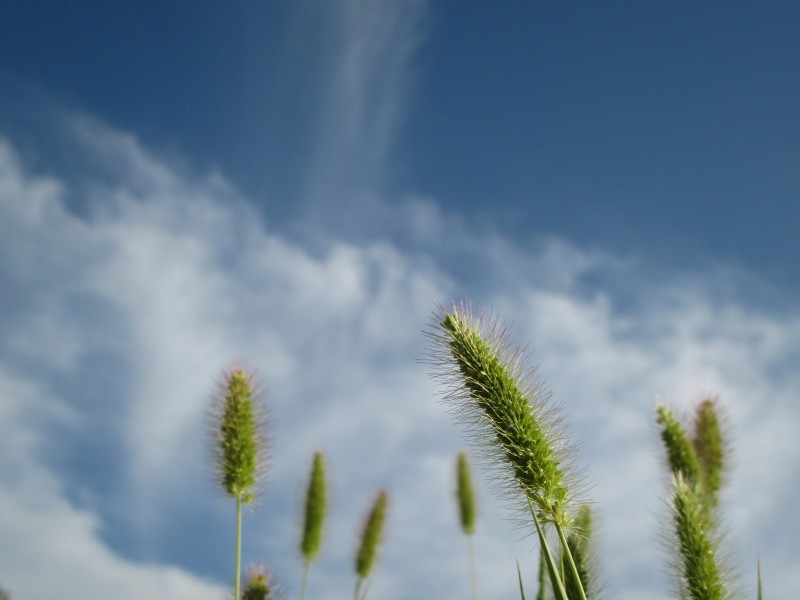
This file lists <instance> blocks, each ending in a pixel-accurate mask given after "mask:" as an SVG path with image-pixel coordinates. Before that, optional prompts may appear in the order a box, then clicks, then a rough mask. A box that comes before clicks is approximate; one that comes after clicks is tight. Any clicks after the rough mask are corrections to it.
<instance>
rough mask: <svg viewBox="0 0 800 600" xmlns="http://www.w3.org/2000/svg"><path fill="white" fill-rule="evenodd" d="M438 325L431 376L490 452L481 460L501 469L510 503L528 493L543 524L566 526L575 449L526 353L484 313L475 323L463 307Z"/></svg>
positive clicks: (438, 320)
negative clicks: (533, 379) (568, 442)
mask: <svg viewBox="0 0 800 600" xmlns="http://www.w3.org/2000/svg"><path fill="white" fill-rule="evenodd" d="M433 325H434V328H435V331H434V332H432V333H430V334H429V335H430V337H431V338H432V341H433V348H432V350H431V352H430V354H429V362H430V363H431V365H432V366H433V367H434V373H433V376H434V377H437V378H441V379H442V380H443V381H445V383H446V385H447V387H448V389H447V391H446V393H445V394H444V396H443V399H444V401H445V402H447V403H449V404H451V405H452V406H454V407H455V409H456V413H457V416H458V417H459V418H461V419H462V420H463V421H465V422H466V423H467V424H468V426H469V427H470V428H471V429H473V430H476V431H478V432H479V433H480V434H481V435H480V438H479V439H480V440H481V441H482V442H483V443H484V444H486V445H488V446H489V448H488V452H486V451H484V452H483V454H484V455H485V456H494V457H495V460H497V462H498V463H499V464H500V468H501V477H500V481H501V482H502V483H504V484H505V486H506V487H507V488H508V489H507V490H506V492H508V495H507V496H506V497H511V498H518V497H519V495H518V491H519V489H520V488H522V490H523V491H524V493H525V494H526V495H527V496H528V497H529V498H530V500H531V502H532V503H533V504H534V506H535V508H536V511H537V517H538V518H539V520H540V521H541V522H543V523H559V524H561V525H568V524H569V521H570V517H569V515H568V512H567V508H568V505H569V503H570V502H571V501H572V499H573V496H572V492H571V490H570V487H569V485H568V480H570V477H568V473H567V470H566V469H565V464H566V462H567V461H568V459H569V457H570V455H571V454H572V452H573V450H572V448H570V447H568V446H567V445H566V443H565V441H564V437H563V429H562V428H561V426H560V425H559V422H558V420H557V419H556V418H555V417H556V411H555V409H554V408H553V407H548V406H547V405H546V400H547V398H546V396H544V395H543V394H541V390H540V388H539V387H538V386H536V385H532V384H531V383H528V381H529V378H530V377H531V375H532V370H530V369H528V368H527V367H526V366H525V357H524V354H523V352H522V351H521V350H520V349H517V350H514V351H510V350H509V343H508V340H507V334H506V330H505V329H504V328H499V325H498V321H497V320H495V319H492V318H491V317H489V318H488V319H485V318H484V315H483V314H481V315H480V316H479V317H478V318H477V319H475V318H473V316H472V311H471V309H470V307H469V306H468V305H465V304H462V305H461V306H455V305H454V306H453V308H452V310H451V311H450V312H447V313H444V314H441V313H440V314H435V315H434V323H433ZM498 459H499V460H498ZM522 499H523V501H524V506H521V508H522V510H524V511H526V512H527V510H528V507H527V500H525V499H524V496H523V497H522Z"/></svg>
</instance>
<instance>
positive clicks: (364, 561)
mask: <svg viewBox="0 0 800 600" xmlns="http://www.w3.org/2000/svg"><path fill="white" fill-rule="evenodd" d="M388 503H389V494H388V492H387V491H386V490H381V491H380V492H379V493H378V496H377V497H376V498H375V501H374V503H373V504H372V508H371V509H370V511H369V515H367V519H366V521H364V526H363V527H362V529H361V541H360V545H359V547H358V553H357V554H356V560H355V570H356V575H357V577H358V579H357V580H356V589H355V595H354V600H364V598H366V596H367V589H366V588H365V589H364V591H363V592H362V591H361V588H362V586H364V584H365V582H366V581H367V579H368V578H369V576H370V575H371V574H372V570H373V569H374V567H375V563H376V561H377V558H378V547H379V546H380V544H381V541H382V539H383V526H384V521H385V520H386V510H387V505H388Z"/></svg>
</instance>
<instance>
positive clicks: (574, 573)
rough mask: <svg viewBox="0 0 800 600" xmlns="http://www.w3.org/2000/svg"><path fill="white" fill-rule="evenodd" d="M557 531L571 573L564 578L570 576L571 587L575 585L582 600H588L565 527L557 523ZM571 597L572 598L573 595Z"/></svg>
mask: <svg viewBox="0 0 800 600" xmlns="http://www.w3.org/2000/svg"><path fill="white" fill-rule="evenodd" d="M556 531H557V532H558V538H559V539H560V540H561V548H562V550H563V554H564V555H565V556H566V557H567V564H568V565H569V568H570V570H569V573H570V574H571V575H569V576H565V577H564V579H568V578H569V579H570V580H571V581H572V583H573V585H572V586H571V587H573V588H574V591H575V592H577V596H578V598H580V600H586V592H585V591H584V590H583V582H582V581H581V575H580V573H579V572H578V567H577V565H576V564H575V560H574V558H573V557H572V551H571V550H570V544H569V542H567V538H566V537H565V536H564V529H563V528H562V527H561V525H559V524H558V523H556ZM573 595H574V594H573ZM569 597H570V598H571V597H572V596H569Z"/></svg>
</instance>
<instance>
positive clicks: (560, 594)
mask: <svg viewBox="0 0 800 600" xmlns="http://www.w3.org/2000/svg"><path fill="white" fill-rule="evenodd" d="M528 506H530V509H531V515H532V516H533V522H534V524H535V525H536V533H537V534H538V535H539V547H540V548H541V551H542V554H543V555H544V557H545V561H546V562H547V571H548V573H549V574H550V582H551V583H552V586H553V595H554V596H555V600H567V592H566V590H565V589H564V582H563V581H562V580H561V577H560V576H559V574H558V567H556V563H555V561H554V560H553V555H552V554H551V552H550V546H549V545H548V544H547V536H545V534H544V530H542V526H541V525H540V524H539V519H538V517H537V516H536V511H535V510H534V508H533V504H532V503H531V499H530V498H528Z"/></svg>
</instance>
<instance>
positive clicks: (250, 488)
mask: <svg viewBox="0 0 800 600" xmlns="http://www.w3.org/2000/svg"><path fill="white" fill-rule="evenodd" d="M265 412H266V408H265V406H264V402H263V397H262V394H261V393H260V391H259V388H258V386H257V385H256V384H255V383H254V380H253V376H252V375H251V374H249V373H247V372H246V371H245V370H244V369H241V368H232V369H230V370H228V371H227V372H226V373H225V374H224V376H223V378H222V381H221V382H220V384H219V386H218V389H217V393H216V397H215V402H214V409H213V414H212V423H213V425H212V436H213V441H214V450H215V462H216V468H217V475H218V478H219V483H220V484H221V486H222V488H223V489H224V490H225V492H227V493H228V494H229V495H231V496H233V497H234V498H238V499H240V500H241V501H242V502H243V503H245V504H248V503H250V502H252V501H253V499H254V493H255V487H256V485H257V483H258V478H259V476H260V475H261V474H262V473H263V470H264V467H265V460H266V444H267V439H266V414H265Z"/></svg>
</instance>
